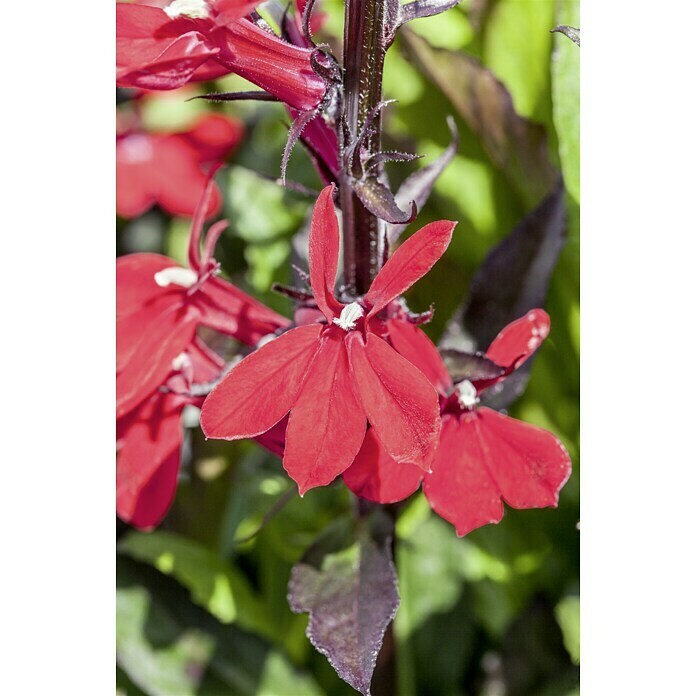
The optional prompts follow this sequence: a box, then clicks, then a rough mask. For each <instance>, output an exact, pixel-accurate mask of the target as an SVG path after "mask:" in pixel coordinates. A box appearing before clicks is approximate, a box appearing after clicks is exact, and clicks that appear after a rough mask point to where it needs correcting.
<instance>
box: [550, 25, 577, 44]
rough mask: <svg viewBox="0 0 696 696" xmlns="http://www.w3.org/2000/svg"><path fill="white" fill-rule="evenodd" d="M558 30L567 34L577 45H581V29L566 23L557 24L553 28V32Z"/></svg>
mask: <svg viewBox="0 0 696 696" xmlns="http://www.w3.org/2000/svg"><path fill="white" fill-rule="evenodd" d="M555 32H558V33H559V34H565V35H566V36H567V37H568V38H569V39H570V40H571V41H572V42H573V43H574V44H575V45H576V46H579V45H580V29H575V28H574V27H568V26H566V25H565V24H561V25H560V26H557V27H556V28H555V29H552V30H551V33H552V34H553V33H555Z"/></svg>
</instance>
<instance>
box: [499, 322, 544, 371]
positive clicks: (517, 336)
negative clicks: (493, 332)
mask: <svg viewBox="0 0 696 696" xmlns="http://www.w3.org/2000/svg"><path fill="white" fill-rule="evenodd" d="M550 328H551V319H550V318H549V315H548V314H547V313H546V312H545V311H544V310H543V309H532V310H531V311H529V312H527V314H525V315H524V316H523V317H522V318H520V319H517V320H515V321H513V322H512V323H510V324H508V325H507V326H506V327H505V328H504V329H503V330H502V331H501V332H500V333H499V334H498V335H497V336H496V337H495V338H494V339H493V343H491V345H490V346H489V347H488V350H487V351H486V357H487V358H488V359H489V360H492V361H493V362H495V363H498V365H502V366H503V367H507V368H509V369H517V368H518V367H519V366H520V365H521V364H522V363H523V362H524V361H525V360H527V358H529V357H530V356H531V355H532V353H534V351H535V350H536V349H537V348H538V347H539V346H540V345H541V344H542V343H543V341H544V339H545V338H546V337H547V336H548V335H549V330H550Z"/></svg>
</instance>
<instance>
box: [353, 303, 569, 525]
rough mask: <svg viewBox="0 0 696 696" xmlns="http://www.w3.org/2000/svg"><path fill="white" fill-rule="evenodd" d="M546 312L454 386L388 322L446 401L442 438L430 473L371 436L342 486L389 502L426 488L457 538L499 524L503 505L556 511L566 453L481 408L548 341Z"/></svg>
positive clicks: (438, 361)
mask: <svg viewBox="0 0 696 696" xmlns="http://www.w3.org/2000/svg"><path fill="white" fill-rule="evenodd" d="M549 327H550V320H549V317H548V315H547V314H546V312H544V311H543V310H541V309H534V310H532V311H530V312H528V313H527V314H526V315H525V316H524V317H522V318H521V319H518V320H516V321H514V322H512V323H511V324H509V325H508V326H506V327H505V328H504V329H503V330H502V331H501V332H500V333H499V334H498V336H497V337H496V338H495V339H494V340H493V342H492V343H491V345H490V347H489V348H488V350H487V351H486V354H485V358H483V359H482V358H481V357H479V356H468V358H467V360H468V362H469V363H470V364H469V365H467V366H466V368H465V370H464V373H466V374H467V376H468V378H462V376H463V375H459V379H458V381H457V383H456V384H454V383H453V381H452V379H451V377H450V375H449V373H448V371H447V368H446V367H445V364H444V362H443V361H442V358H441V357H440V355H439V353H438V351H437V348H435V346H434V345H433V344H432V342H431V341H430V339H428V338H427V336H426V335H425V334H424V333H423V332H422V331H421V330H420V329H418V328H417V327H415V326H413V325H411V324H408V323H406V322H404V321H400V320H393V321H390V322H389V338H390V340H391V342H392V344H393V345H394V347H395V348H396V350H398V351H399V352H400V353H401V354H402V355H404V356H405V357H406V358H407V359H408V360H410V361H411V362H412V363H413V364H414V365H416V366H417V367H419V368H420V369H421V371H422V372H423V373H424V374H426V375H427V376H428V378H429V379H430V380H431V383H432V384H433V385H434V386H435V387H436V389H437V390H438V392H439V393H440V409H441V413H442V433H441V436H440V445H439V447H438V450H437V453H436V454H435V457H434V460H433V464H432V472H431V473H425V474H424V473H423V472H422V471H420V470H418V469H417V468H416V467H414V466H410V465H404V464H400V463H398V462H397V461H395V460H394V458H393V457H391V456H390V454H389V453H388V452H387V451H386V450H385V448H384V447H382V446H381V443H380V442H379V440H378V438H377V437H375V436H374V435H373V434H372V432H371V431H370V432H368V434H367V437H366V438H365V443H364V445H363V447H362V449H361V451H360V453H359V454H358V456H357V457H356V459H355V462H354V463H353V465H352V466H351V467H350V468H349V469H348V470H347V471H345V472H344V474H343V480H344V482H345V483H346V485H347V486H348V487H349V488H350V489H351V490H352V491H353V492H354V493H355V494H356V495H359V496H360V497H362V498H367V499H368V500H372V501H375V502H379V503H393V502H397V501H399V500H403V499H404V498H406V497H408V496H409V495H411V494H412V493H413V492H415V491H416V490H417V489H418V487H419V486H420V484H421V481H422V482H423V493H424V494H425V497H426V498H427V500H428V502H429V503H430V506H431V507H432V509H433V510H434V511H435V512H436V513H437V514H438V515H440V516H441V517H443V518H444V519H446V520H447V521H449V522H451V523H452V524H454V525H455V527H456V530H457V534H458V535H459V536H464V535H465V534H467V533H468V532H470V531H472V530H473V529H476V528H477V527H480V526H482V525H485V524H490V523H498V522H499V521H500V520H501V519H502V517H503V512H504V507H503V503H502V500H503V499H504V500H505V502H507V503H508V504H509V505H510V506H511V507H513V508H518V509H526V508H539V507H549V506H551V507H556V505H557V504H558V495H559V492H560V490H561V488H562V487H563V486H564V484H565V483H566V481H567V480H568V477H569V476H570V471H571V462H570V457H569V456H568V452H567V451H566V449H565V448H564V447H563V445H562V444H561V442H560V441H559V440H558V438H556V437H555V436H554V435H553V434H552V433H550V432H548V431H546V430H543V429H541V428H537V427H535V426H532V425H529V424H527V423H523V422H522V421H519V420H516V419H514V418H510V417H508V416H505V415H503V414H501V413H498V412H497V411H493V410H492V409H490V408H486V407H483V406H481V407H479V406H477V404H478V402H479V395H480V394H481V392H482V391H483V390H485V389H488V388H489V387H492V386H494V385H495V384H498V383H499V382H501V381H502V380H504V379H505V377H507V376H508V375H509V374H510V373H512V372H514V371H515V370H516V369H517V368H519V367H520V365H522V363H524V362H525V360H527V359H528V358H529V357H530V356H531V355H532V354H533V353H534V351H536V349H537V348H538V347H539V346H540V345H541V343H542V341H543V340H544V339H545V338H546V336H547V335H548V333H549Z"/></svg>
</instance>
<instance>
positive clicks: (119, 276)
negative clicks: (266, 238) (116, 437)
mask: <svg viewBox="0 0 696 696" xmlns="http://www.w3.org/2000/svg"><path fill="white" fill-rule="evenodd" d="M213 186H214V183H213V180H212V173H211V177H210V180H209V182H208V185H207V186H206V189H205V192H204V194H203V196H202V197H201V200H200V202H199V204H198V207H197V208H196V211H195V214H194V218H193V221H192V224H191V238H190V242H189V254H188V256H189V267H188V268H183V267H181V266H179V265H176V262H175V261H174V260H173V259H170V258H168V257H166V256H161V255H160V254H130V255H128V256H122V257H120V258H119V259H118V260H117V261H116V282H117V297H116V340H117V348H116V361H117V363H116V415H117V416H122V415H124V414H125V413H127V412H128V411H130V410H131V409H132V408H133V407H134V406H136V405H137V404H138V403H140V402H141V401H142V400H143V399H144V398H146V397H147V396H149V395H150V394H151V393H152V392H153V390H154V389H156V388H157V387H158V386H159V385H161V384H162V383H163V381H164V380H165V379H166V377H167V375H168V374H169V373H170V372H171V370H172V364H173V362H174V361H175V360H176V359H177V357H178V356H179V355H180V354H181V353H182V352H184V351H186V350H187V349H188V348H189V347H190V346H191V344H192V343H193V342H194V340H195V336H196V330H197V328H198V327H199V326H207V327H209V328H212V329H215V330H217V331H220V332H222V333H225V334H228V335H230V336H234V337H235V338H237V339H238V340H240V341H242V342H243V343H246V344H248V345H254V344H256V343H257V342H258V341H259V340H260V339H261V338H263V337H264V336H267V335H268V334H271V333H273V332H275V331H276V330H278V329H280V328H283V327H285V326H287V325H288V324H289V322H288V320H287V319H285V318H284V317H282V316H280V315H279V314H276V313H275V312H274V311H272V310H271V309H269V308H268V307H266V306H264V305H263V304H261V303H260V302H257V301H256V300H254V299H253V298H251V297H249V296H248V295H247V294H246V293H244V292H242V291H241V290H239V289H238V288H236V287H235V286H234V285H232V284H231V283H228V282H227V281H225V280H223V279H221V278H218V277H216V273H217V272H218V269H219V264H218V263H217V262H216V261H215V259H214V258H213V250H214V248H215V244H216V242H217V240H218V238H219V236H220V234H221V233H222V231H223V230H224V229H225V227H227V222H225V221H220V222H217V223H215V224H214V225H212V226H211V227H210V230H209V231H208V234H207V236H206V239H205V243H204V245H203V250H202V251H201V248H200V247H201V236H202V231H203V219H204V212H205V210H207V208H208V206H209V201H210V197H211V195H212V192H213Z"/></svg>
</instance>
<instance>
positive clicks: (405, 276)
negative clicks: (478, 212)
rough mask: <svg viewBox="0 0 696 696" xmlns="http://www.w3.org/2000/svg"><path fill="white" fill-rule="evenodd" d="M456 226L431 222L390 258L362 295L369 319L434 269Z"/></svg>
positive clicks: (444, 222) (448, 222) (449, 223)
mask: <svg viewBox="0 0 696 696" xmlns="http://www.w3.org/2000/svg"><path fill="white" fill-rule="evenodd" d="M456 224H457V223H456V222H450V221H449V220H440V221H438V222H431V223H430V224H428V225H426V226H425V227H422V228H421V229H420V230H418V232H416V233H415V234H414V235H413V236H412V237H409V238H408V239H407V240H406V241H405V242H404V243H403V244H402V245H401V246H400V247H399V248H398V249H397V250H396V251H395V252H394V253H393V254H392V256H391V257H390V259H389V260H388V261H387V263H385V264H384V266H383V268H382V269H381V270H380V272H379V273H378V274H377V277H376V278H375V279H374V281H373V282H372V285H371V286H370V289H369V291H368V293H367V294H366V295H365V298H364V300H365V304H367V305H368V306H369V307H370V311H369V313H368V315H367V316H368V317H372V316H374V315H375V314H377V312H379V311H380V310H381V309H383V308H384V307H386V306H387V305H388V304H389V303H390V302H391V301H392V300H394V299H396V298H397V297H398V296H399V295H401V294H403V293H404V292H405V291H406V290H408V288H410V287H411V286H412V285H413V284H414V283H415V282H416V281H417V280H419V279H420V278H422V277H423V276H424V275H425V274H426V273H427V272H428V271H429V270H430V269H431V268H432V267H433V266H434V265H435V263H436V262H437V261H438V259H439V258H440V257H441V256H442V255H443V254H444V253H445V250H446V249H447V247H448V246H449V243H450V240H451V239H452V231H453V230H454V227H455V225H456Z"/></svg>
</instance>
